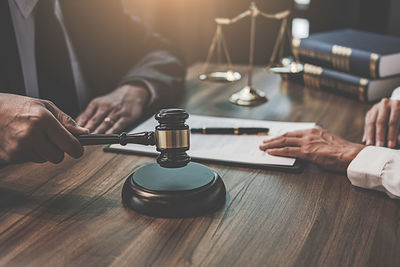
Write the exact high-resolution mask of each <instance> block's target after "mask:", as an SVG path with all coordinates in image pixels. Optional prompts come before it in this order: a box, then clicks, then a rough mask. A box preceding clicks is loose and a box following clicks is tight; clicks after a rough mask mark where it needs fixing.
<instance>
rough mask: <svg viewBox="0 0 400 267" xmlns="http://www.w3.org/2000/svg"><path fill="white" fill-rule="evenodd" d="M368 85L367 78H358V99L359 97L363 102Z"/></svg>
mask: <svg viewBox="0 0 400 267" xmlns="http://www.w3.org/2000/svg"><path fill="white" fill-rule="evenodd" d="M367 85H368V80H367V79H364V78H361V79H360V87H358V99H360V100H361V101H363V102H365V101H366V92H365V90H366V88H367Z"/></svg>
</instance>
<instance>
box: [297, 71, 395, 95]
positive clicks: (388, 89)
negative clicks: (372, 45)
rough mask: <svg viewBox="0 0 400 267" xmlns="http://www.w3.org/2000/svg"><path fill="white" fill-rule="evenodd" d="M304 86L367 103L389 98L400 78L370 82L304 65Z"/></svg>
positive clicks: (346, 74) (393, 77)
mask: <svg viewBox="0 0 400 267" xmlns="http://www.w3.org/2000/svg"><path fill="white" fill-rule="evenodd" d="M303 81H304V85H305V86H307V87H314V88H319V89H325V90H329V91H332V92H336V93H342V94H344V95H348V96H352V97H354V98H357V99H359V100H360V101H365V102H374V101H377V100H380V99H381V98H384V97H389V96H390V95H391V94H392V91H393V90H394V89H396V87H399V86H400V76H392V77H388V78H384V79H375V80H369V79H366V78H361V77H357V76H354V75H351V74H348V73H343V72H339V71H336V70H330V69H326V68H322V67H319V66H315V65H311V64H304V72H303Z"/></svg>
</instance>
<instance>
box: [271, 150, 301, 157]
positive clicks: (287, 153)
mask: <svg viewBox="0 0 400 267" xmlns="http://www.w3.org/2000/svg"><path fill="white" fill-rule="evenodd" d="M267 153H268V154H270V155H273V156H280V157H291V158H304V157H303V155H302V153H301V149H300V148H299V147H284V148H274V149H268V150H267Z"/></svg>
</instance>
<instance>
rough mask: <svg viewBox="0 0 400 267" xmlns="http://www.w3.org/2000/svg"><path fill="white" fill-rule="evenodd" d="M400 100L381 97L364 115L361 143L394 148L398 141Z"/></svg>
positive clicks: (399, 140)
mask: <svg viewBox="0 0 400 267" xmlns="http://www.w3.org/2000/svg"><path fill="white" fill-rule="evenodd" d="M399 129H400V101H399V100H389V99H387V98H384V99H382V100H381V101H380V102H379V103H377V104H375V105H374V106H373V107H372V108H371V109H370V110H369V111H368V113H367V115H366V116H365V126H364V136H363V139H362V141H363V143H365V144H366V145H367V146H368V145H376V146H387V147H389V148H394V147H396V146H397V145H398V144H399V143H400V138H399Z"/></svg>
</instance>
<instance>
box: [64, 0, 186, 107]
mask: <svg viewBox="0 0 400 267" xmlns="http://www.w3.org/2000/svg"><path fill="white" fill-rule="evenodd" d="M62 3H63V9H64V13H65V14H66V15H65V16H64V17H65V18H66V20H67V27H68V29H69V33H70V35H71V37H72V40H73V42H74V45H75V48H76V51H77V54H78V58H79V61H80V63H81V66H82V69H83V72H84V76H85V79H86V82H87V83H88V84H89V87H90V88H91V89H90V90H92V93H90V94H89V95H91V96H93V97H94V96H97V95H101V94H105V93H107V92H110V91H112V90H114V89H115V88H116V87H117V86H119V85H121V84H127V83H136V82H141V81H146V82H147V83H148V84H150V85H151V87H152V88H153V92H152V94H153V97H152V99H153V101H155V102H157V104H158V105H162V104H164V103H163V102H165V101H167V102H168V100H170V99H175V98H176V96H178V95H181V94H182V91H183V88H184V77H185V74H186V72H185V66H184V63H183V60H182V57H181V56H180V55H179V52H178V51H177V50H176V49H175V48H174V47H173V45H172V44H171V42H169V41H167V40H166V39H164V38H162V37H161V36H159V35H158V34H156V33H154V32H152V31H151V30H149V29H148V28H147V27H146V26H145V25H144V24H143V23H142V22H141V21H140V19H138V18H136V17H132V16H130V15H128V14H127V13H126V12H125V11H124V9H123V7H122V5H121V3H120V1H110V0H80V1H76V0H71V1H63V2H62Z"/></svg>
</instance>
